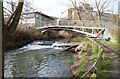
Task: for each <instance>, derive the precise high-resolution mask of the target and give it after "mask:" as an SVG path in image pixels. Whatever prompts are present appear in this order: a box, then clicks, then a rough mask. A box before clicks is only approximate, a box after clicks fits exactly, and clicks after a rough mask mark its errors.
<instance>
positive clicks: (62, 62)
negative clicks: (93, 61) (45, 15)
mask: <svg viewBox="0 0 120 79" xmlns="http://www.w3.org/2000/svg"><path fill="white" fill-rule="evenodd" d="M65 44H66V43H59V42H53V41H34V42H32V43H30V44H28V45H26V46H23V47H22V48H18V49H14V50H10V51H7V52H6V53H5V61H4V76H5V77H69V76H70V75H71V74H72V73H71V71H70V66H71V65H72V64H73V62H74V61H75V54H73V53H72V52H67V51H62V50H63V49H64V45H65Z"/></svg>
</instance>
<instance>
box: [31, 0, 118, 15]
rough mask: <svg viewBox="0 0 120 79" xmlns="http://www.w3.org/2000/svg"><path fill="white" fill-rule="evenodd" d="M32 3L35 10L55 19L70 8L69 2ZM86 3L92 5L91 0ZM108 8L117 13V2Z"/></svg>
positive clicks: (64, 0)
mask: <svg viewBox="0 0 120 79" xmlns="http://www.w3.org/2000/svg"><path fill="white" fill-rule="evenodd" d="M32 1H33V5H34V7H35V8H37V9H38V10H39V11H40V10H41V11H42V12H43V13H45V14H47V15H50V16H55V17H62V16H64V15H63V14H61V12H63V11H65V10H66V9H68V8H69V7H70V6H71V4H70V2H69V0H32ZM80 1H82V0H80ZM86 1H88V2H91V3H93V4H94V2H93V0H86ZM101 1H105V0H101ZM110 8H111V9H113V10H114V13H117V12H118V2H114V3H112V4H111V7H110Z"/></svg>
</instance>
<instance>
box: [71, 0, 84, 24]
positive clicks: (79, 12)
mask: <svg viewBox="0 0 120 79" xmlns="http://www.w3.org/2000/svg"><path fill="white" fill-rule="evenodd" d="M70 1H71V3H72V5H73V7H74V10H75V11H76V13H77V17H78V20H80V21H81V23H82V25H83V26H85V25H84V21H82V15H81V10H80V8H79V6H77V2H76V0H74V1H73V0H70Z"/></svg>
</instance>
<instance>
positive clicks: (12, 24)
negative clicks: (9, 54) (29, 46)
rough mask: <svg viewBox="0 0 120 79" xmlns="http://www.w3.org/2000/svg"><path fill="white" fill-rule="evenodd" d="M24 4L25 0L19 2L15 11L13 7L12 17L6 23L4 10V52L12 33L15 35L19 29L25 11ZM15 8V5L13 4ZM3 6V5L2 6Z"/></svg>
mask: <svg viewBox="0 0 120 79" xmlns="http://www.w3.org/2000/svg"><path fill="white" fill-rule="evenodd" d="M23 3H24V0H19V2H18V5H17V7H16V8H15V9H13V7H12V11H13V12H11V16H10V17H9V19H8V20H7V21H6V23H5V21H4V10H3V9H2V20H3V24H2V39H3V41H2V43H3V44H2V47H3V51H4V50H5V48H6V45H7V42H8V41H9V37H10V35H11V34H12V33H14V31H15V30H16V28H17V25H18V23H19V20H20V16H21V13H22V9H23ZM11 4H12V6H13V3H11ZM2 6H3V4H2Z"/></svg>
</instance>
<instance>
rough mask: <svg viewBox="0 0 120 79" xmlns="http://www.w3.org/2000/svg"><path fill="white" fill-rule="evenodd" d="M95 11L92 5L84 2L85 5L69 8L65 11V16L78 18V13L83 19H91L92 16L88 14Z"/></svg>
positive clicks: (94, 13)
mask: <svg viewBox="0 0 120 79" xmlns="http://www.w3.org/2000/svg"><path fill="white" fill-rule="evenodd" d="M87 11H89V12H90V13H92V12H93V8H92V7H91V6H90V4H87V3H84V4H83V6H79V7H77V8H69V9H68V10H66V11H65V12H64V15H65V18H67V19H74V20H78V19H79V16H78V13H79V15H80V17H81V19H83V20H86V19H87V20H88V19H91V16H90V15H89V14H88V12H87ZM94 15H96V12H93V16H94Z"/></svg>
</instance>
